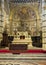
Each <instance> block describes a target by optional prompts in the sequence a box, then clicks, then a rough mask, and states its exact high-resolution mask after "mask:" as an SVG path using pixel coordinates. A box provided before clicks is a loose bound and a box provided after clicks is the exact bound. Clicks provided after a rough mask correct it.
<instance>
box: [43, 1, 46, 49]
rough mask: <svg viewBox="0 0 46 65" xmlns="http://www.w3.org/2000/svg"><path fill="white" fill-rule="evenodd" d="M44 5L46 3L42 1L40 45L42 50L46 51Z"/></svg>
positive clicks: (45, 11) (45, 14) (45, 12)
mask: <svg viewBox="0 0 46 65" xmlns="http://www.w3.org/2000/svg"><path fill="white" fill-rule="evenodd" d="M45 3H46V2H45V1H44V0H42V43H43V49H44V50H46V9H44V7H45V6H46V4H45Z"/></svg>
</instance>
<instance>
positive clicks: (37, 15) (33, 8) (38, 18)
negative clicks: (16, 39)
mask: <svg viewBox="0 0 46 65" xmlns="http://www.w3.org/2000/svg"><path fill="white" fill-rule="evenodd" d="M28 7H30V8H31V9H32V10H33V11H34V12H35V14H36V20H37V30H39V27H40V25H38V24H39V23H40V21H39V20H40V16H39V14H38V10H37V9H36V7H34V6H28ZM15 12H16V9H15V8H13V9H12V10H11V12H10V17H9V19H10V26H12V19H13V16H14V13H15ZM11 31H12V27H10V32H11ZM37 32H38V31H37ZM11 34H12V33H11Z"/></svg>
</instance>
